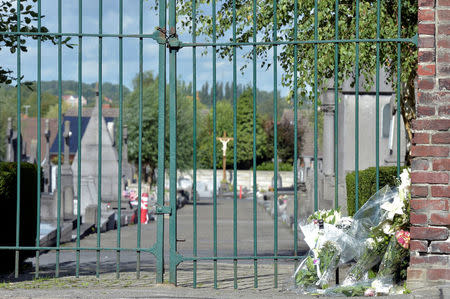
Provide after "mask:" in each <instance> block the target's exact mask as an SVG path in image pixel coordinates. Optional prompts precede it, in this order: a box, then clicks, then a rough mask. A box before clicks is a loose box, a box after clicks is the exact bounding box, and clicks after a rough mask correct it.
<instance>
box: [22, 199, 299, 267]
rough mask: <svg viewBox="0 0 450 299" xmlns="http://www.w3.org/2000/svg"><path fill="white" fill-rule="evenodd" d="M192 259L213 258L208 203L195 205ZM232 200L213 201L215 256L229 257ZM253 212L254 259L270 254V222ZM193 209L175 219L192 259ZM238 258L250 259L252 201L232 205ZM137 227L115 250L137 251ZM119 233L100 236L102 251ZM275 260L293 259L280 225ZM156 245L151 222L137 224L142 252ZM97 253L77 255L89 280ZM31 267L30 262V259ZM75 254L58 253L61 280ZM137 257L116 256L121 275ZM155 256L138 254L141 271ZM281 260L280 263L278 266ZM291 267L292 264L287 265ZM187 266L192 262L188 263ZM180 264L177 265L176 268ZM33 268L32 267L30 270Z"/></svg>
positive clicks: (103, 255) (92, 240) (125, 232)
mask: <svg viewBox="0 0 450 299" xmlns="http://www.w3.org/2000/svg"><path fill="white" fill-rule="evenodd" d="M197 208H198V210H197V228H198V232H197V236H198V243H197V248H198V251H197V254H198V256H203V257H208V256H213V252H214V247H213V246H214V245H213V244H214V242H213V240H214V238H213V201H212V199H202V200H201V201H199V203H198V204H197ZM233 209H234V202H233V199H229V198H224V199H218V200H217V254H218V256H224V257H229V256H233V250H234V243H233V232H234V226H233ZM256 211H257V220H256V221H257V252H258V255H259V256H269V255H273V248H274V242H275V239H274V221H273V219H272V217H271V216H270V215H268V214H267V213H266V212H265V210H264V209H263V208H262V207H261V206H257V207H256ZM193 212H194V209H193V205H192V204H188V205H186V206H184V207H183V208H182V209H180V210H178V214H177V217H178V219H177V234H178V237H177V239H178V240H179V242H178V252H179V253H180V254H182V255H184V256H192V250H193V227H194V221H193ZM165 218H166V219H165V263H166V267H167V268H168V261H169V235H168V233H169V220H168V217H167V216H166V217H165ZM236 218H237V225H236V227H237V243H236V245H237V253H238V256H250V255H253V249H254V243H253V242H254V240H253V202H252V200H247V199H242V200H238V201H237V217H236ZM137 234H138V225H130V226H126V227H122V229H121V231H120V235H121V238H120V241H121V243H120V246H122V247H123V248H136V247H137V246H138V243H137ZM117 236H118V231H117V230H113V231H108V232H106V233H102V234H101V235H100V245H101V247H109V248H113V247H117V246H118V243H117ZM277 236H278V255H293V249H294V238H293V234H292V232H291V231H290V229H289V228H288V227H286V226H285V225H283V224H281V223H279V225H278V234H277ZM97 242H98V239H97V234H92V235H89V236H87V237H86V238H84V239H83V240H81V247H96V246H97ZM155 242H156V222H151V223H149V224H143V225H141V244H140V245H141V248H150V247H152V246H153V245H154V244H155ZM64 246H65V247H75V246H76V244H75V243H66V244H64ZM299 247H300V249H301V250H300V251H299V254H301V253H303V252H304V251H305V250H306V249H305V245H304V244H299ZM56 259H57V255H56V252H54V251H52V252H47V253H45V254H42V255H41V256H40V261H39V264H40V271H42V272H43V273H47V274H51V273H54V271H55V268H56ZM96 260H97V252H96V251H82V252H81V254H80V273H81V274H87V275H92V274H93V273H95V271H96ZM31 261H32V262H33V265H34V266H35V263H36V261H35V259H34V258H33V259H31ZM75 261H76V253H75V252H74V251H61V252H60V254H59V267H60V275H61V276H70V275H74V273H75V267H76V262H75ZM116 261H117V254H116V252H115V251H101V252H100V273H101V274H106V273H113V272H115V271H116ZM136 261H137V255H136V252H133V251H126V252H121V254H120V271H122V272H134V271H136V268H137V262H136ZM155 262H156V260H155V257H154V256H153V255H152V254H150V253H141V255H140V269H141V271H143V272H145V271H150V272H151V271H154V269H155ZM271 262H272V261H271V260H262V261H261V263H271ZM282 262H283V261H280V263H282ZM239 263H240V264H246V263H247V264H249V263H251V264H253V260H250V261H245V260H242V261H239ZM289 263H292V261H289ZM191 264H192V263H191ZM182 265H183V263H182V264H181V266H182ZM33 268H34V267H33Z"/></svg>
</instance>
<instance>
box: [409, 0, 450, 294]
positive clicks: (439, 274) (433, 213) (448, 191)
mask: <svg viewBox="0 0 450 299" xmlns="http://www.w3.org/2000/svg"><path fill="white" fill-rule="evenodd" d="M418 17H419V27H418V30H419V66H418V76H419V78H418V92H417V107H416V109H417V119H416V120H415V121H414V122H413V132H414V137H413V144H412V148H411V155H412V156H413V162H412V166H411V168H412V171H411V181H412V189H411V195H412V199H411V223H412V227H411V262H410V267H409V269H408V283H409V284H410V285H412V286H423V285H434V284H439V283H449V282H450V239H449V227H450V214H449V198H450V188H449V178H450V155H449V152H450V146H449V143H450V142H449V141H450V131H449V128H450V36H449V35H450V34H449V33H450V0H419V16H418Z"/></svg>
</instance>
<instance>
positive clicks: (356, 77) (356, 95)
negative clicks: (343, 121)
mask: <svg viewBox="0 0 450 299" xmlns="http://www.w3.org/2000/svg"><path fill="white" fill-rule="evenodd" d="M355 15H356V20H355V22H356V39H358V38H359V0H356V12H355ZM358 209H359V43H358V42H356V44H355V210H356V211H357V210H358Z"/></svg>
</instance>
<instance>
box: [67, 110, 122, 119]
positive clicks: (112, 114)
mask: <svg viewBox="0 0 450 299" xmlns="http://www.w3.org/2000/svg"><path fill="white" fill-rule="evenodd" d="M94 109H98V108H97V107H83V109H82V115H83V117H91V115H92V110H94ZM64 115H65V116H76V117H78V108H76V107H73V108H69V109H68V110H67V111H66V113H64ZM102 116H103V117H104V118H105V121H106V122H108V121H107V120H106V118H111V117H112V118H117V117H119V108H103V109H102Z"/></svg>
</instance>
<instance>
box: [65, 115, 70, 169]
mask: <svg viewBox="0 0 450 299" xmlns="http://www.w3.org/2000/svg"><path fill="white" fill-rule="evenodd" d="M71 135H72V132H70V121H68V120H66V121H65V122H64V134H63V136H64V165H66V166H67V165H69V155H70V153H69V150H70V149H69V140H70V136H71Z"/></svg>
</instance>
